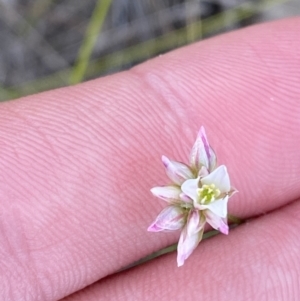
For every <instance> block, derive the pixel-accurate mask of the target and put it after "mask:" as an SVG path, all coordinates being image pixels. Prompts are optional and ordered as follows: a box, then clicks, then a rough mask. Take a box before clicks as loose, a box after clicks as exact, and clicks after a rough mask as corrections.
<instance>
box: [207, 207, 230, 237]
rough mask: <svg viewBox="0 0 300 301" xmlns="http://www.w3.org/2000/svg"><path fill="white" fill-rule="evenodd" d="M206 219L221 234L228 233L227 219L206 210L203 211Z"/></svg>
mask: <svg viewBox="0 0 300 301" xmlns="http://www.w3.org/2000/svg"><path fill="white" fill-rule="evenodd" d="M205 216H206V221H207V222H208V223H209V224H210V225H211V226H212V227H213V228H214V229H216V230H218V231H220V232H221V233H223V234H226V235H227V234H228V231H229V227H228V225H227V220H226V219H224V218H222V217H220V216H218V215H216V214H214V213H213V212H211V211H209V210H207V211H205Z"/></svg>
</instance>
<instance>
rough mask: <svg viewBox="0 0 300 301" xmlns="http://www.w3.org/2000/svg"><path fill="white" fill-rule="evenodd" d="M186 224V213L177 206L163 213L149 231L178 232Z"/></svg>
mask: <svg viewBox="0 0 300 301" xmlns="http://www.w3.org/2000/svg"><path fill="white" fill-rule="evenodd" d="M184 222H185V211H184V210H182V209H181V208H180V207H177V206H168V207H166V208H165V209H163V210H162V211H161V213H160V214H159V215H158V216H157V218H156V220H155V221H154V222H153V223H152V224H151V225H150V227H149V228H148V231H150V232H160V231H164V230H170V231H173V230H178V229H181V228H182V227H183V225H184Z"/></svg>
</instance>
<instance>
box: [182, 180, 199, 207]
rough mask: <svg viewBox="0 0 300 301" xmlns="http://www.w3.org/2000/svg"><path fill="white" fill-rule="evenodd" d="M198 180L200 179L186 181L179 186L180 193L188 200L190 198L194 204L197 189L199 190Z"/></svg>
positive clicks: (196, 197)
mask: <svg viewBox="0 0 300 301" xmlns="http://www.w3.org/2000/svg"><path fill="white" fill-rule="evenodd" d="M199 179H200V178H197V179H190V180H186V181H185V182H184V183H183V184H182V185H181V190H182V192H183V193H184V194H186V195H187V196H188V197H189V198H191V199H192V200H193V201H194V202H197V200H198V194H197V189H198V188H199Z"/></svg>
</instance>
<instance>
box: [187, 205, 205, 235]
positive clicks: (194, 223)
mask: <svg viewBox="0 0 300 301" xmlns="http://www.w3.org/2000/svg"><path fill="white" fill-rule="evenodd" d="M204 225H205V217H204V216H203V214H201V212H200V211H199V210H191V211H190V213H189V216H188V219H187V225H186V227H187V235H188V236H192V235H194V234H195V233H197V232H199V231H200V230H201V229H202V228H203V227H204Z"/></svg>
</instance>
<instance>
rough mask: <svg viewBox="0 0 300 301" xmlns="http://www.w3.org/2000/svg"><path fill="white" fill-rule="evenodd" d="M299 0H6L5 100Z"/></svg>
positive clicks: (0, 37) (267, 15)
mask: <svg viewBox="0 0 300 301" xmlns="http://www.w3.org/2000/svg"><path fill="white" fill-rule="evenodd" d="M299 14H300V1H299V0H251V1H246V0H207V1H203V0H142V1H132V0H84V1H82V0H35V1H34V0H0V41H1V42H0V43H1V44H0V45H1V47H0V100H8V99H13V98H16V97H19V96H22V95H27V94H32V93H35V92H40V91H44V90H48V89H51V88H56V87H60V86H65V85H69V84H73V83H78V82H80V81H84V80H87V79H91V78H95V77H99V76H103V75H106V74H109V73H113V72H117V71H120V70H124V69H128V68H130V67H132V66H134V65H136V64H137V63H140V62H142V61H144V60H146V59H149V58H151V57H153V56H157V55H159V54H161V53H165V52H167V51H169V50H171V49H174V48H177V47H179V46H182V45H185V44H189V43H192V42H194V41H198V40H201V39H204V38H207V37H210V36H213V35H216V34H219V33H221V32H225V31H230V30H233V29H238V28H241V27H244V26H246V25H250V24H254V23H258V22H261V21H266V20H273V19H278V18H282V17H287V16H292V15H299Z"/></svg>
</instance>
